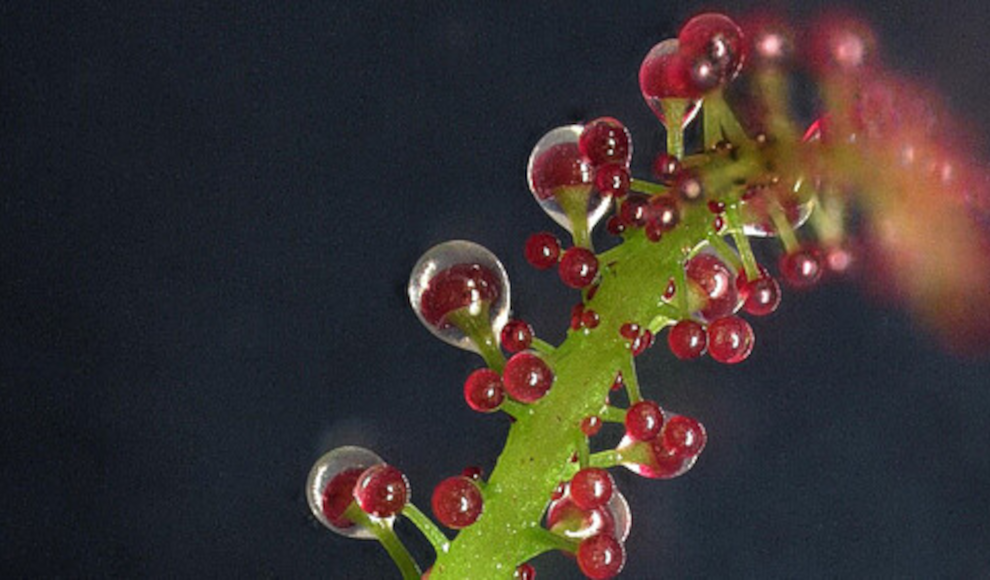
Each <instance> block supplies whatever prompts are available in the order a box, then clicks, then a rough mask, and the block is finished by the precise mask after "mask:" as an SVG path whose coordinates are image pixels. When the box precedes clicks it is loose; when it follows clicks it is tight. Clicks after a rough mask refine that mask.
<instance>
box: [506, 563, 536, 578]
mask: <svg viewBox="0 0 990 580" xmlns="http://www.w3.org/2000/svg"><path fill="white" fill-rule="evenodd" d="M512 579H513V580H536V569H535V568H533V567H532V566H531V565H529V564H522V565H520V566H519V567H518V568H516V571H515V573H514V574H513V576H512Z"/></svg>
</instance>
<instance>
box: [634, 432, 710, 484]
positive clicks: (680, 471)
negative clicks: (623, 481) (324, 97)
mask: <svg viewBox="0 0 990 580" xmlns="http://www.w3.org/2000/svg"><path fill="white" fill-rule="evenodd" d="M634 448H635V449H634ZM616 449H617V450H618V451H619V453H624V454H626V455H636V456H642V457H644V458H645V460H644V461H642V462H636V461H626V462H623V463H622V466H623V467H625V468H626V469H628V470H629V471H631V472H633V473H635V474H636V475H641V476H643V477H648V478H650V479H673V478H675V477H678V476H681V475H684V474H685V473H687V472H688V471H690V469H691V468H692V467H694V464H695V462H696V461H697V460H698V456H697V455H691V456H687V457H683V458H680V457H674V456H673V455H671V454H670V453H668V452H667V451H666V450H665V449H663V446H662V445H661V444H660V439H659V438H657V439H654V440H652V441H637V440H635V439H633V438H631V437H629V436H628V435H626V436H624V437H623V438H622V440H621V441H619V445H618V446H617V447H616Z"/></svg>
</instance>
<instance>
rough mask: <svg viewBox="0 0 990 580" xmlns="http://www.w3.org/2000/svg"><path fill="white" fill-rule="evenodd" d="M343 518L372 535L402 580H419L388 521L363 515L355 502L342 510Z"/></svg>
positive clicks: (404, 549)
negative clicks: (389, 558)
mask: <svg viewBox="0 0 990 580" xmlns="http://www.w3.org/2000/svg"><path fill="white" fill-rule="evenodd" d="M344 516H345V517H347V519H349V520H351V521H352V522H354V523H355V524H357V525H359V526H363V527H365V528H367V529H368V530H370V531H371V533H372V534H374V536H375V538H376V539H377V540H378V542H379V543H381V545H382V547H383V548H385V551H386V552H388V555H389V556H391V558H392V561H393V562H395V565H396V566H397V567H398V568H399V572H401V573H402V578H403V580H419V578H420V575H421V574H422V572H421V571H420V569H419V565H417V564H416V561H415V560H413V557H412V555H410V554H409V550H407V549H406V547H405V545H403V543H402V540H400V539H399V537H398V536H396V535H395V531H394V530H392V524H391V522H390V521H388V520H383V519H379V518H372V517H371V516H369V515H368V514H366V513H364V511H363V510H362V509H361V508H360V507H359V506H358V505H357V503H356V502H352V503H351V505H350V506H348V508H347V509H346V510H344Z"/></svg>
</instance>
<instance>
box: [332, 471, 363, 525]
mask: <svg viewBox="0 0 990 580" xmlns="http://www.w3.org/2000/svg"><path fill="white" fill-rule="evenodd" d="M362 473H364V470H363V469H345V470H344V471H342V472H340V473H338V474H337V476H336V477H334V478H333V479H331V480H330V483H329V484H327V486H326V488H325V489H324V490H323V515H324V516H326V518H327V520H328V521H329V522H330V523H331V524H333V525H334V526H336V527H338V528H349V527H351V526H353V525H354V522H352V521H351V520H349V519H348V518H347V517H346V516H345V515H344V511H345V510H346V509H347V508H348V506H350V505H351V503H352V502H353V501H354V486H355V485H356V484H357V480H358V478H359V477H361V474H362Z"/></svg>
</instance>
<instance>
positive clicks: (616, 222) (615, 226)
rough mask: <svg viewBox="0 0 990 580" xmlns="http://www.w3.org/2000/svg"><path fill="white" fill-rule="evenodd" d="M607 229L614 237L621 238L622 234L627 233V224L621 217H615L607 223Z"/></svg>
mask: <svg viewBox="0 0 990 580" xmlns="http://www.w3.org/2000/svg"><path fill="white" fill-rule="evenodd" d="M605 229H606V230H608V233H610V234H612V235H613V236H621V235H622V232H624V231H626V224H625V222H623V221H622V217H621V216H618V215H613V216H611V217H609V218H608V221H607V222H605Z"/></svg>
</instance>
